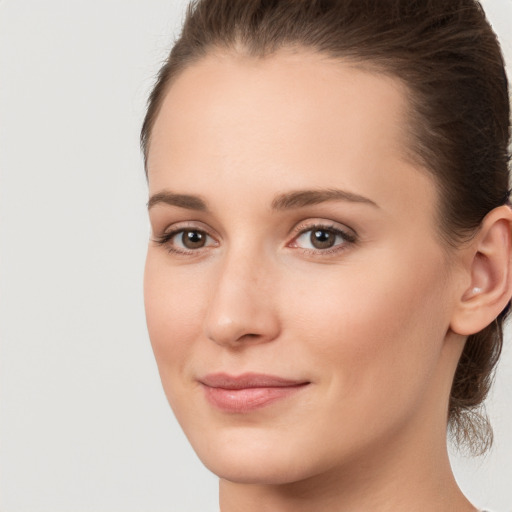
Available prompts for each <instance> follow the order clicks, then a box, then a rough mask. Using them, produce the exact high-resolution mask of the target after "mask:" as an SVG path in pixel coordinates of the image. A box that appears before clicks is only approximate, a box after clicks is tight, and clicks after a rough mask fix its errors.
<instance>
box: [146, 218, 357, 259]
mask: <svg viewBox="0 0 512 512" xmlns="http://www.w3.org/2000/svg"><path fill="white" fill-rule="evenodd" d="M187 231H189V232H192V233H198V234H201V235H203V236H206V237H207V238H210V239H212V240H215V239H214V238H213V237H212V236H211V235H209V234H208V233H207V232H206V231H205V230H203V229H198V228H195V227H187V226H184V227H177V228H176V229H173V230H172V231H170V232H168V233H164V234H162V235H161V236H159V237H155V239H154V240H153V241H154V242H155V243H156V244H158V245H160V246H164V247H166V249H167V251H168V252H169V253H171V254H178V255H184V256H191V255H194V256H195V255H198V253H201V252H202V249H205V248H207V247H208V246H206V247H204V246H203V247H199V248H197V249H189V250H184V249H181V248H179V249H178V248H176V247H175V246H173V245H172V244H170V242H171V240H172V239H173V238H174V237H175V236H177V235H179V234H180V233H181V234H183V233H185V232H187ZM294 231H295V232H296V233H297V234H296V235H295V236H294V238H293V240H292V241H291V242H289V243H288V244H287V247H292V248H293V247H295V248H297V249H300V250H301V252H302V253H303V254H305V255H320V256H328V255H330V254H334V253H338V252H340V251H344V250H346V249H347V246H350V245H353V244H355V243H356V242H357V235H356V234H353V233H349V232H347V231H344V230H342V229H340V228H339V227H337V226H334V225H332V224H320V223H318V224H312V225H311V224H310V225H304V224H301V225H299V226H297V227H296V228H295V229H294ZM313 231H325V232H329V233H332V234H333V235H335V236H336V237H341V238H342V239H343V241H342V242H341V243H339V244H337V245H335V246H333V247H330V248H325V249H308V248H301V247H297V246H294V245H293V244H294V243H296V241H297V240H298V239H299V238H300V237H301V236H303V235H305V234H306V233H309V232H313Z"/></svg>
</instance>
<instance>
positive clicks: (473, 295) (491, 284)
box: [450, 206, 512, 336]
mask: <svg viewBox="0 0 512 512" xmlns="http://www.w3.org/2000/svg"><path fill="white" fill-rule="evenodd" d="M511 230H512V210H511V209H510V208H509V207H508V206H500V207H498V208H495V209H494V210H492V211H491V212H489V213H488V214H487V215H486V217H485V218H484V220H483V221H482V225H481V227H480V230H479V231H478V233H477V234H476V236H475V238H474V239H473V240H472V241H471V242H470V243H469V244H468V246H467V247H464V248H463V249H462V252H463V269H462V270H463V272H464V274H465V278H464V279H463V283H464V284H463V285H462V286H461V288H460V289H459V292H458V293H459V296H458V297H457V298H456V299H457V304H456V307H455V308H454V311H453V315H452V321H451V324H450V327H451V330H452V331H454V332H456V333H458V334H462V335H466V336H468V335H470V334H475V333H477V332H479V331H481V330H482V329H484V328H485V327H487V326H488V325H489V324H491V323H492V322H493V321H494V319H495V318H496V317H497V316H498V315H499V314H500V313H501V312H502V311H503V309H504V308H505V306H506V305H507V303H508V302H509V300H510V298H511V296H512V250H511V238H512V237H511ZM468 283H469V284H468Z"/></svg>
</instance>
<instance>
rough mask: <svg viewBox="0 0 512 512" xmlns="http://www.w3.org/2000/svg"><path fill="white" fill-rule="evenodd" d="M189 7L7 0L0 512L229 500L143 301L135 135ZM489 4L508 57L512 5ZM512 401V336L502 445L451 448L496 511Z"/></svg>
mask: <svg viewBox="0 0 512 512" xmlns="http://www.w3.org/2000/svg"><path fill="white" fill-rule="evenodd" d="M184 5H185V1H184V0H183V1H181V0H180V1H175V0H144V1H143V0H123V1H121V0H118V1H116V0H101V1H100V0H46V1H42V0H0V180H1V182H0V251H1V252H0V264H1V266H0V334H1V346H0V349H1V353H0V372H1V373H0V393H1V394H0V398H1V401H0V511H1V512H86V511H87V512H100V511H104V512H136V511H141V512H142V511H143V512H161V511H167V512H174V511H179V512H187V511H195V512H198V511H201V512H213V511H216V510H217V489H216V487H217V486H216V479H215V477H214V476H212V475H211V474H209V473H208V472H207V471H206V470H205V469H204V468H203V467H202V466H201V464H200V463H199V461H198V460H197V458H196V456H195V455H194V454H193V452H192V450H191V449H190V448H189V446H188V443H187V442H186V440H185V438H184V436H183V434H182V433H181V431H180V429H179V427H178V426H177V424H176V422H175V420H174V418H173V417H172V414H171V412H170V410H169V408H168V405H167V403H166V400H165V397H164V394H163V392H162V390H161V387H160V382H159V378H158V374H157V369H156V365H155V363H154V361H153V356H152V353H151V349H150V345H149V341H148V337H147V334H146V330H145V323H144V314H143V302H142V272H143V263H144V255H145V245H146V241H147V238H148V223H147V220H146V212H145V202H146V194H147V191H146V185H145V180H144V177H143V169H142V161H141V158H140V155H139V150H138V135H139V129H140V124H141V121H142V117H143V113H144V104H145V100H146V97H147V94H148V91H149V88H150V85H151V84H152V82H153V77H154V75H155V73H156V72H157V69H158V67H159V64H160V62H161V61H162V60H163V58H164V57H165V55H166V53H167V50H168V49H169V48H170V45H171V42H172V34H176V33H177V30H178V28H179V26H180V22H181V18H182V13H183V10H184ZM484 6H485V7H486V10H487V11H488V14H489V16H490V18H491V21H492V23H493V25H494V27H495V29H496V31H497V32H498V33H499V34H500V35H501V37H502V44H503V46H504V50H505V53H506V54H507V58H508V60H509V62H512V31H511V30H510V28H511V27H512V2H511V0H487V1H485V0H484ZM507 32H508V34H507ZM509 74H510V73H509ZM511 396H512V347H510V336H509V337H508V340H507V347H506V349H505V354H504V357H503V361H502V364H501V367H500V371H499V374H498V378H497V383H496V388H495V392H494V395H493V398H492V400H491V401H490V404H489V411H490V413H491V417H492V420H493V424H494V426H495V431H496V443H495V448H494V450H493V451H492V453H491V454H490V455H488V456H487V457H485V458H483V459H476V460H465V459H461V458H456V457H454V468H455V471H456V475H457V478H458V480H459V482H460V484H461V486H462V488H463V489H464V491H465V492H466V493H467V494H468V496H469V497H470V498H471V499H472V500H474V501H475V503H477V504H478V505H480V506H486V507H489V508H491V509H493V510H494V511H495V512H512V486H511V483H512V408H511V407H510V404H511Z"/></svg>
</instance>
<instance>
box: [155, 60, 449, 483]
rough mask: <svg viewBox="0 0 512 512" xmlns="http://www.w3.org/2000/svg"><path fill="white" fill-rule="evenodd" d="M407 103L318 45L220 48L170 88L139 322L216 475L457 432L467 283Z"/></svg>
mask: <svg viewBox="0 0 512 512" xmlns="http://www.w3.org/2000/svg"><path fill="white" fill-rule="evenodd" d="M407 108H408V105H407V100H406V91H405V89H404V88H403V86H402V85H401V83H400V82H399V81H397V80H394V79H392V78H389V77H385V76H382V75H378V74H372V73H370V72H367V71H364V70H362V69H360V68H357V67H354V66H351V65H349V64H345V63H339V62H337V63H335V62H333V61H330V60H327V59H325V58H323V57H320V56H318V55H315V54H313V53H308V52H306V51H304V52H298V53H292V52H284V51H282V52H280V53H279V54H277V55H274V56H272V57H268V58H265V59H259V60H258V59H251V58H249V57H243V56H234V55H228V54H225V55H220V54H219V55H216V56H215V55H210V56H208V57H206V58H205V59H204V60H202V61H200V62H199V63H196V64H194V65H192V66H191V67H189V68H188V69H186V70H185V71H184V72H183V73H182V74H181V75H180V76H179V78H178V79H177V81H176V82H175V83H174V84H173V85H172V87H171V88H170V90H169V92H168V94H167V96H166V98H165V101H164V104H163V107H162V109H161V111H160V113H159V115H158V118H157V120H156V124H155V126H154V130H153V133H152V140H151V146H150V150H149V161H148V170H149V188H150V202H149V214H150V218H151V226H152V240H151V242H150V244H149V249H148V256H147V264H146V274H145V302H146V314H147V322H148V328H149V334H150V338H151V342H152V345H153V349H154V352H155V356H156V360H157V363H158V368H159V372H160V375H161V379H162V382H163V386H164V389H165V392H166V395H167V397H168V400H169V402H170V404H171V406H172V408H173V410H174V412H175V414H176V417H177V418H178V421H179V422H180V424H181V426H182V427H183V429H184V431H185V433H186V435H187V436H188V438H189V440H190V442H191V443H192V445H193V447H194V449H195V450H196V451H197V453H198V455H199V457H200V458H201V459H202V460H203V462H204V463H205V464H206V465H207V466H208V467H209V468H210V469H211V470H212V471H214V472H215V473H217V474H218V475H220V476H221V477H224V478H226V479H228V480H234V481H240V482H260V483H261V482H266V483H285V482H292V481H297V480H300V479H304V478H308V477H312V476H315V475H320V474H325V473H326V472H328V471H331V470H342V469H343V468H349V467H350V465H351V464H352V466H353V463H354V461H362V460H367V461H370V460H371V458H372V457H374V456H375V455H376V454H377V453H382V452H383V450H384V451H385V450H388V451H391V450H393V449H394V450H395V452H394V453H396V448H397V446H401V447H402V449H404V448H403V447H404V446H405V447H407V446H411V445H413V444H414V443H428V442H429V440H430V439H431V437H430V436H431V435H432V432H436V433H437V434H438V433H439V429H444V428H445V424H444V422H445V418H446V410H447V400H448V394H449V389H450V383H451V379H452V376H453V375H452V374H453V371H454V368H455V364H456V359H457V357H458V353H457V350H458V348H457V349H455V348H453V346H451V345H450V344H449V343H448V341H447V339H449V338H450V335H448V336H447V332H449V326H450V316H451V312H452V310H453V302H454V300H453V296H454V285H453V283H454V282H455V278H454V270H453V268H452V264H451V263H450V261H451V259H450V258H448V257H447V250H446V249H445V248H443V246H442V245H441V243H440V241H439V237H438V232H437V230H436V223H435V212H436V205H437V193H436V190H435V187H434V184H433V182H432V179H431V178H430V177H429V175H428V174H427V173H426V172H425V171H424V170H421V169H419V168H418V166H417V165H415V164H413V163H412V162H411V160H409V159H408V158H407V156H406V154H407V149H406V148H407V144H408V125H407V122H406V117H407ZM457 346H458V345H457ZM436 422H437V423H436Z"/></svg>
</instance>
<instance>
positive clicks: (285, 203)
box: [272, 188, 379, 210]
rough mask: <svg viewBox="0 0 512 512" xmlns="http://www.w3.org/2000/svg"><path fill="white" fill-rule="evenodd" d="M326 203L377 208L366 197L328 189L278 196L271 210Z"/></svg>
mask: <svg viewBox="0 0 512 512" xmlns="http://www.w3.org/2000/svg"><path fill="white" fill-rule="evenodd" d="M326 201H348V202H350V203H363V204H368V205H370V206H374V207H376V208H379V206H378V205H377V203H375V202H374V201H372V200H371V199H369V198H367V197H364V196H361V195H359V194H354V193H353V192H348V191H346V190H339V189H335V188H329V189H325V190H298V191H296V192H288V193H286V194H280V195H279V196H277V197H276V198H275V199H274V200H273V201H272V209H273V210H291V209H294V208H303V207H305V206H311V205H315V204H320V203H324V202H326Z"/></svg>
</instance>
